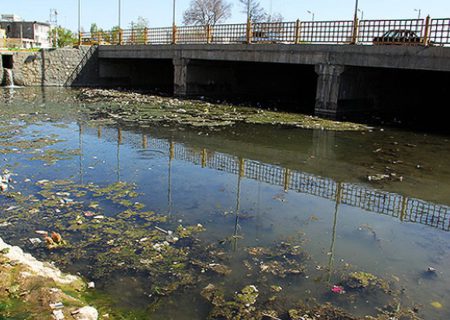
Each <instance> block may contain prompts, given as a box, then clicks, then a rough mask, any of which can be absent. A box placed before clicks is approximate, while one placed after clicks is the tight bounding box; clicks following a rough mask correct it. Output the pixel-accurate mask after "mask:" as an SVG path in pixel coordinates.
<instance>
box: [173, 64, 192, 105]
mask: <svg viewBox="0 0 450 320" xmlns="http://www.w3.org/2000/svg"><path fill="white" fill-rule="evenodd" d="M188 64H189V59H183V58H174V59H173V68H174V73H173V94H174V95H175V96H178V97H183V96H186V95H187V93H188V88H187V83H188V78H187V77H188Z"/></svg>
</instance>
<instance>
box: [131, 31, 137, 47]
mask: <svg viewBox="0 0 450 320" xmlns="http://www.w3.org/2000/svg"><path fill="white" fill-rule="evenodd" d="M135 42H136V31H135V30H134V28H133V27H132V28H131V44H135Z"/></svg>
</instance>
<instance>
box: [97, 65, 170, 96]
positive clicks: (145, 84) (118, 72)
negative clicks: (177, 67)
mask: <svg viewBox="0 0 450 320" xmlns="http://www.w3.org/2000/svg"><path fill="white" fill-rule="evenodd" d="M173 77H174V68H173V63H172V59H100V61H99V78H100V82H101V84H102V85H103V86H106V87H122V88H132V89H142V90H148V91H151V92H157V93H158V92H160V93H164V94H172V93H173Z"/></svg>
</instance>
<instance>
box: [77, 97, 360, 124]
mask: <svg viewBox="0 0 450 320" xmlns="http://www.w3.org/2000/svg"><path fill="white" fill-rule="evenodd" d="M78 99H79V100H80V101H81V102H86V103H89V106H88V109H89V118H90V119H91V120H97V121H109V122H113V123H114V122H117V123H123V124H130V125H140V126H149V125H151V124H153V123H167V124H180V125H186V126H193V127H224V126H232V125H235V124H237V123H248V124H269V125H280V126H288V127H295V128H304V129H322V130H335V131H362V130H367V129H368V128H367V127H366V126H364V125H360V124H355V123H349V122H337V121H331V120H325V119H320V118H317V117H313V116H308V115H302V114H297V113H287V112H279V111H270V110H265V109H260V108H254V107H242V106H233V105H226V104H212V103H209V102H205V101H201V100H180V99H175V98H168V97H161V96H154V95H146V94H141V93H136V92H128V91H119V90H105V89H82V90H81V91H80V93H79V95H78Z"/></svg>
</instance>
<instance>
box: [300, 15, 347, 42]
mask: <svg viewBox="0 0 450 320" xmlns="http://www.w3.org/2000/svg"><path fill="white" fill-rule="evenodd" d="M353 26H354V24H353V21H314V22H312V21H311V22H302V23H301V24H300V37H299V38H300V39H299V42H300V43H311V44H327V43H328V44H349V43H351V42H352V39H353V36H352V35H353V30H354V27H353Z"/></svg>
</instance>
